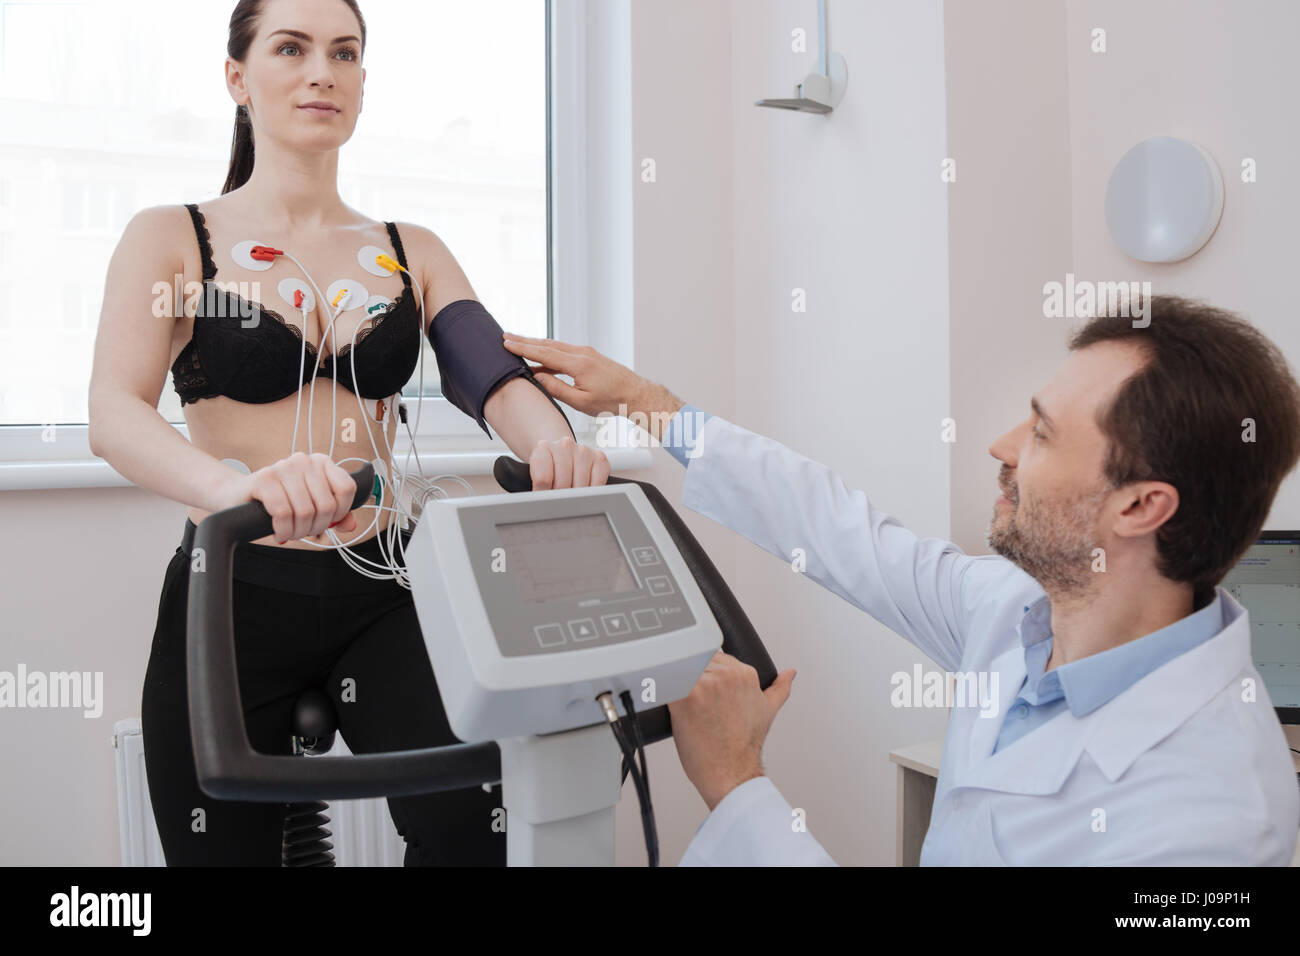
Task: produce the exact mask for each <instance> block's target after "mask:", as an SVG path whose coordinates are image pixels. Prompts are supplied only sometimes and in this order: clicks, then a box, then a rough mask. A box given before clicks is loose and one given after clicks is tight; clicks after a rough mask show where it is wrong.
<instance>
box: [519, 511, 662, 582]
mask: <svg viewBox="0 0 1300 956" xmlns="http://www.w3.org/2000/svg"><path fill="white" fill-rule="evenodd" d="M496 529H497V535H498V536H499V537H500V540H501V546H502V547H503V548H505V552H506V573H508V574H510V575H512V576H513V577H514V579H515V583H516V584H517V585H518V587H519V596H520V597H522V598H523V599H524V600H525V601H531V602H534V603H536V602H539V601H554V600H557V599H560V598H571V597H583V596H585V595H588V594H614V593H617V592H619V591H636V590H638V589H639V588H640V585H639V584H638V583H637V580H636V575H634V574H633V573H632V568H631V566H630V565H629V564H628V563H627V558H626V557H625V556H624V554H623V548H622V546H621V545H620V544H619V542H618V538H617V537H615V536H614V529H613V527H612V526H611V525H610V523H609V518H608V517H606V516H605V514H604V513H603V512H602V513H601V514H595V515H582V516H580V517H574V518H548V519H546V520H545V521H515V522H511V523H509V524H499V525H497V526H496Z"/></svg>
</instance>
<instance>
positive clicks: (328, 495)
mask: <svg viewBox="0 0 1300 956" xmlns="http://www.w3.org/2000/svg"><path fill="white" fill-rule="evenodd" d="M356 494H357V483H356V482H355V481H354V480H353V479H352V476H351V475H350V474H348V472H347V471H346V470H344V469H343V467H342V466H340V465H339V464H338V463H336V462H335V461H334V460H333V459H331V458H330V457H329V455H326V454H324V453H322V452H316V453H315V454H311V455H308V454H307V453H306V452H302V451H300V452H297V453H296V454H294V455H291V456H290V457H288V458H282V459H280V460H279V461H277V462H275V463H274V464H271V465H267V466H266V467H265V468H259V469H258V470H257V471H255V472H253V473H252V474H250V475H239V476H238V479H237V480H235V481H232V482H231V484H230V485H229V487H228V491H227V494H226V496H225V497H226V498H227V500H226V501H225V502H223V507H226V508H232V507H234V506H236V505H241V504H243V503H245V502H247V501H260V502H261V503H262V506H263V507H264V508H266V510H267V512H268V513H269V514H270V515H271V524H272V527H273V529H274V531H273V534H274V536H275V539H276V540H277V541H278V542H279V543H280V544H284V543H285V542H286V541H294V540H297V539H299V538H319V539H321V540H320V543H325V542H324V532H325V530H326V529H327V528H332V527H334V526H336V525H337V526H338V528H339V531H340V532H343V533H346V532H350V531H355V530H356V528H357V520H356V518H354V517H353V516H352V510H351V509H352V499H353V498H355V497H356Z"/></svg>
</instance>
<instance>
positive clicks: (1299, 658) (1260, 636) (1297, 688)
mask: <svg viewBox="0 0 1300 956" xmlns="http://www.w3.org/2000/svg"><path fill="white" fill-rule="evenodd" d="M1225 589H1226V590H1227V591H1228V593H1229V594H1231V595H1232V596H1233V597H1234V598H1236V599H1237V601H1238V602H1239V603H1240V604H1241V605H1242V606H1243V607H1245V608H1246V611H1247V612H1248V613H1249V614H1250V643H1251V654H1252V656H1253V657H1254V659H1255V667H1256V669H1257V670H1258V671H1259V674H1260V676H1261V677H1263V678H1264V684H1265V686H1267V687H1268V693H1269V696H1270V697H1271V698H1272V700H1273V706H1275V707H1300V585H1296V584H1246V583H1238V584H1232V585H1225Z"/></svg>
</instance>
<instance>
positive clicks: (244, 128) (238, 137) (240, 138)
mask: <svg viewBox="0 0 1300 956" xmlns="http://www.w3.org/2000/svg"><path fill="white" fill-rule="evenodd" d="M252 174H253V124H252V123H250V122H249V119H248V108H247V107H245V106H237V107H235V134H234V137H233V138H232V140H231V143H230V170H229V171H228V172H227V173H226V185H225V186H224V187H223V188H222V190H221V195H223V196H224V195H225V194H226V193H228V192H230V191H231V190H232V189H238V188H239V187H240V186H242V185H244V183H246V182H248V177H249V176H251V175H252Z"/></svg>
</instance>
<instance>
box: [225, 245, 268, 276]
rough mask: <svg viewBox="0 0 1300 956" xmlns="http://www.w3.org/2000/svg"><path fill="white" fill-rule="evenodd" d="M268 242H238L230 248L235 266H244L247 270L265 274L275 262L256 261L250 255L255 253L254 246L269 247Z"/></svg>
mask: <svg viewBox="0 0 1300 956" xmlns="http://www.w3.org/2000/svg"><path fill="white" fill-rule="evenodd" d="M267 245H270V243H268V242H258V241H257V240H256V239H245V240H244V241H243V242H237V243H235V244H234V245H233V246H231V247H230V258H231V259H233V260H235V265H237V266H243V267H244V268H245V269H252V270H253V271H254V272H265V271H266V270H267V269H269V268H271V266H273V265H275V263H274V262H263V261H262V260H260V259H254V258H253V257H252V256H251V255H249V253H251V252H252V251H253V247H254V246H267Z"/></svg>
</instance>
